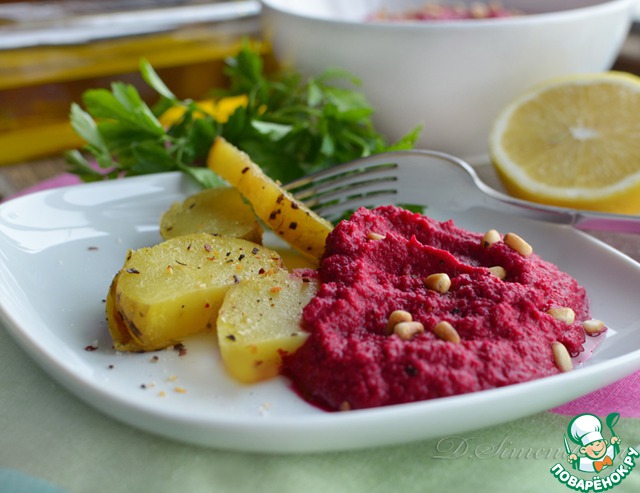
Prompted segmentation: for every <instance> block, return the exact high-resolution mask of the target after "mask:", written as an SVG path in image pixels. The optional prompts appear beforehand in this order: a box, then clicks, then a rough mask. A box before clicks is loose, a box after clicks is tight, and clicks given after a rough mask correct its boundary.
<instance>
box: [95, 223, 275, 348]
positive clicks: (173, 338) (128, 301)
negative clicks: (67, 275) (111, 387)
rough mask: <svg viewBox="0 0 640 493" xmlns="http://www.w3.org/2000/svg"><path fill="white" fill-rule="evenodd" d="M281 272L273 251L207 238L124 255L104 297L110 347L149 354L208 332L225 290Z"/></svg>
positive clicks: (186, 238) (239, 241) (202, 236)
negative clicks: (111, 342)
mask: <svg viewBox="0 0 640 493" xmlns="http://www.w3.org/2000/svg"><path fill="white" fill-rule="evenodd" d="M282 268H283V264H282V259H281V258H280V256H279V255H278V254H277V253H276V252H275V251H273V250H270V249H267V248H265V247H262V246H259V245H257V244H255V243H251V242H249V241H246V240H243V239H239V238H227V237H221V236H213V235H210V234H207V233H198V234H192V235H184V236H178V237H176V238H172V239H170V240H167V241H164V242H162V243H160V244H158V245H155V246H153V247H146V248H141V249H139V250H135V251H130V252H129V254H128V255H127V259H126V261H125V263H124V266H123V267H122V269H121V270H120V271H119V272H118V273H117V274H116V276H115V278H114V280H113V282H112V284H111V288H110V289H109V293H108V297H107V303H106V310H107V321H108V325H109V331H110V333H111V337H112V339H113V342H114V347H115V349H116V350H118V351H152V350H157V349H162V348H165V347H167V346H170V345H171V344H175V343H176V342H178V341H180V340H182V339H183V338H184V337H186V336H188V335H191V334H194V333H197V332H201V331H204V330H210V329H213V328H214V327H215V322H216V318H217V316H218V310H219V308H220V305H221V304H222V300H223V298H224V295H225V293H226V292H227V290H228V289H229V288H230V287H231V286H233V285H234V284H237V283H239V282H241V281H243V280H245V279H249V278H251V277H255V276H258V277H259V276H265V275H268V274H269V273H272V272H274V271H278V270H279V269H282Z"/></svg>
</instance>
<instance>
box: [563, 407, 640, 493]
mask: <svg viewBox="0 0 640 493" xmlns="http://www.w3.org/2000/svg"><path fill="white" fill-rule="evenodd" d="M618 419H620V414H618V413H611V414H609V415H608V416H607V417H606V419H605V424H606V428H607V430H608V432H609V439H606V438H605V435H603V433H605V432H604V429H603V428H604V427H603V425H602V421H601V420H600V418H598V417H597V416H595V415H593V414H580V415H578V416H575V417H574V418H573V419H572V420H571V422H570V423H569V426H568V427H567V433H566V434H565V435H564V437H563V438H564V449H565V452H566V460H567V462H568V467H567V468H566V467H565V466H564V465H563V464H562V463H560V462H558V463H557V464H555V465H554V466H553V467H552V468H551V474H553V475H554V476H555V477H556V479H557V480H558V481H560V482H561V483H564V484H565V485H566V486H567V487H568V488H570V489H573V490H575V491H582V492H590V491H593V492H599V491H607V490H609V489H611V488H613V487H615V486H617V485H618V484H620V483H621V482H622V481H624V479H625V478H626V477H627V476H628V475H629V474H630V473H631V471H632V470H633V468H634V467H635V465H636V459H637V458H638V457H639V455H640V454H638V451H636V450H635V449H634V448H633V447H628V448H627V451H626V454H625V455H624V457H621V453H620V452H621V450H620V445H621V443H622V439H621V438H620V437H619V436H618V435H616V433H615V430H614V426H615V425H616V423H617V422H618ZM605 434H606V433H605ZM567 437H568V438H567ZM569 441H571V442H572V443H573V444H574V445H573V448H572V447H571V446H570V445H569ZM574 471H575V473H574ZM582 473H584V474H582ZM582 476H584V477H582Z"/></svg>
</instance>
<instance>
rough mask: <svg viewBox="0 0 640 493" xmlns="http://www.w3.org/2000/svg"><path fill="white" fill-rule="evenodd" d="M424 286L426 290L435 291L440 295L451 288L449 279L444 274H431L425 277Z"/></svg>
mask: <svg viewBox="0 0 640 493" xmlns="http://www.w3.org/2000/svg"><path fill="white" fill-rule="evenodd" d="M424 285H425V286H426V287H427V289H431V290H433V291H437V292H438V293H440V294H444V293H446V292H447V291H449V288H450V287H451V278H450V277H449V276H448V275H447V274H445V273H444V272H439V273H437V274H431V275H430V276H427V277H426V278H425V280H424Z"/></svg>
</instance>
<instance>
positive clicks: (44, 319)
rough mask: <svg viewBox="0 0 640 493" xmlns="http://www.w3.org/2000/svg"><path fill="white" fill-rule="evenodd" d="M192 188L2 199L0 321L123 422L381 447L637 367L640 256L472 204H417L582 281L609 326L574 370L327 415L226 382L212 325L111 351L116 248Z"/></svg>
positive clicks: (191, 437) (259, 446) (92, 190)
mask: <svg viewBox="0 0 640 493" xmlns="http://www.w3.org/2000/svg"><path fill="white" fill-rule="evenodd" d="M452 186H453V187H454V188H455V185H452ZM193 191H195V188H194V187H193V186H192V185H191V183H190V182H189V181H188V179H187V178H185V177H184V176H183V175H181V174H178V173H169V174H159V175H150V176H145V177H137V178H129V179H123V180H117V181H110V182H101V183H95V184H86V185H78V186H73V187H68V188H61V189H55V190H50V191H45V192H39V193H35V194H32V195H27V196H24V197H21V198H17V199H14V200H11V201H9V202H7V203H5V204H3V205H1V206H0V314H1V315H2V319H3V322H4V324H5V325H6V327H7V328H8V329H9V331H10V332H11V334H12V335H13V336H14V337H15V339H16V340H17V341H18V342H19V343H20V344H21V346H22V347H23V348H24V349H25V350H26V351H27V352H28V354H29V355H30V356H31V357H33V358H34V360H35V361H37V362H38V363H39V364H40V365H41V366H42V367H43V368H44V369H45V371H47V372H48V373H49V374H50V375H51V376H52V377H53V378H55V379H57V380H58V381H59V382H61V383H62V384H63V385H64V386H66V387H67V388H68V389H70V390H71V392H73V393H75V394H76V395H77V396H78V397H79V398H81V399H83V400H85V401H87V402H88V403H90V404H91V405H93V406H95V407H96V408H97V409H99V410H101V411H103V412H104V413H105V414H107V415H109V416H111V417H113V418H115V419H118V420H121V421H123V422H125V423H127V424H129V425H131V426H134V427H138V428H141V429H144V430H147V431H149V432H152V433H156V434H160V435H163V436H167V437H170V438H173V439H176V440H180V441H185V442H189V443H195V444H200V445H204V446H211V447H220V448H228V449H236V450H246V451H262V452H294V451H298V452H300V451H326V450H341V449H350V448H360V447H369V446H379V445H387V444H394V443H402V442H406V441H411V440H418V439H426V438H434V437H439V436H445V435H447V434H451V433H462V432H465V431H469V430H471V429H475V428H479V427H484V426H490V425H494V424H497V423H500V422H504V421H508V420H512V419H516V418H519V417H523V416H526V415H529V414H533V413H536V412H539V411H543V410H546V409H549V408H552V407H554V406H557V405H560V404H562V403H564V402H567V401H569V400H572V399H574V398H577V397H579V396H581V395H584V394H586V393H588V392H590V391H593V390H595V389H598V388H600V387H602V386H604V385H607V384H609V383H611V382H613V381H615V380H617V379H620V378H622V377H624V376H625V375H628V374H630V373H632V372H633V371H635V370H637V369H639V368H640V303H638V293H640V264H638V263H636V262H634V261H633V260H631V259H630V258H628V257H626V256H625V255H623V254H621V253H620V252H618V251H616V250H614V249H612V248H610V247H608V246H606V245H605V244H603V243H601V242H599V241H597V240H595V239H593V238H592V237H590V236H588V235H586V234H583V233H581V232H578V231H576V230H574V229H572V228H570V227H567V226H558V225H551V224H544V223H538V222H534V221H531V220H527V219H524V218H521V217H518V216H514V215H510V214H506V213H505V214H502V213H496V212H491V211H488V210H484V209H471V210H468V211H464V212H453V211H451V212H449V211H447V210H441V209H437V208H429V214H430V215H431V216H433V217H434V218H436V219H439V220H444V219H449V218H453V219H454V220H455V222H456V224H457V225H459V226H462V227H464V228H467V229H471V230H475V231H486V230H487V229H489V228H494V227H495V228H497V229H498V230H501V231H508V230H511V231H515V232H518V233H519V234H521V235H522V236H523V237H525V238H526V239H527V240H529V241H530V242H531V243H533V244H534V248H535V250H536V252H537V253H538V254H540V255H541V256H542V257H543V258H545V259H547V260H549V261H551V262H554V263H555V264H557V265H558V266H559V267H560V268H561V269H562V270H564V271H566V272H568V273H569V274H571V275H573V276H574V277H575V278H576V279H577V280H578V281H579V282H580V283H581V284H582V285H584V286H585V287H586V288H587V292H588V294H589V297H590V299H591V308H592V315H593V316H594V317H595V318H599V319H601V320H604V321H605V322H606V324H607V325H608V327H610V329H609V331H608V333H607V336H606V339H605V340H604V341H603V342H602V344H601V345H600V346H599V347H598V349H597V350H596V352H595V354H594V356H593V357H592V358H591V359H589V360H588V361H586V362H585V363H583V364H581V365H579V366H578V367H577V368H576V369H575V370H574V371H572V372H569V373H565V374H561V375H557V376H553V377H548V378H544V379H540V380H536V381H533V382H528V383H523V384H518V385H511V386H508V387H503V388H499V389H494V390H487V391H483V392H477V393H474V394H467V395H460V396H455V397H448V398H443V399H436V400H432V401H425V402H417V403H412V404H404V405H399V406H390V407H386V408H379V409H369V410H361V411H352V412H343V413H327V412H324V411H321V410H319V409H317V408H315V407H313V406H311V405H309V404H307V403H306V402H304V401H303V400H302V399H300V398H299V397H298V396H297V395H296V393H295V392H293V391H292V390H291V388H290V387H289V384H288V382H287V381H286V380H285V379H284V378H277V379H274V380H272V381H270V382H266V383H263V384H259V385H251V386H242V385H239V384H237V383H235V382H234V381H232V380H231V379H230V378H228V377H227V375H226V374H225V372H224V369H223V368H222V365H221V362H220V359H219V356H218V353H217V349H216V343H215V338H214V337H213V336H212V335H204V336H197V337H193V338H190V339H188V340H186V341H185V342H184V345H185V347H186V349H187V353H186V354H184V355H180V354H179V352H177V351H174V350H166V351H160V352H157V353H153V355H156V356H158V358H157V359H156V358H153V355H152V354H123V353H117V352H116V351H114V350H113V349H112V345H111V339H110V337H109V334H108V330H107V325H106V321H105V313H104V299H105V297H106V294H107V290H108V287H109V284H110V282H111V279H112V277H113V275H114V274H115V273H116V272H117V270H118V269H119V268H120V267H121V266H122V264H123V262H124V257H125V254H126V252H127V250H128V249H130V248H139V247H142V246H148V245H152V244H155V243H157V242H159V241H160V236H159V234H158V223H159V218H160V215H161V214H162V212H164V210H166V208H168V206H169V205H170V204H171V203H172V202H174V201H176V200H181V199H183V198H184V197H185V196H186V195H187V194H189V193H191V192H193ZM425 194H428V190H425ZM426 196H428V195H426ZM96 342H97V349H96V350H94V351H91V350H89V349H91V347H92V346H93V345H95V344H96Z"/></svg>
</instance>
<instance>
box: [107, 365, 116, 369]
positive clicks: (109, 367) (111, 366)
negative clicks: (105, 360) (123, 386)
mask: <svg viewBox="0 0 640 493" xmlns="http://www.w3.org/2000/svg"><path fill="white" fill-rule="evenodd" d="M114 368H115V365H109V366H107V369H109V370H113V369H114Z"/></svg>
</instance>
